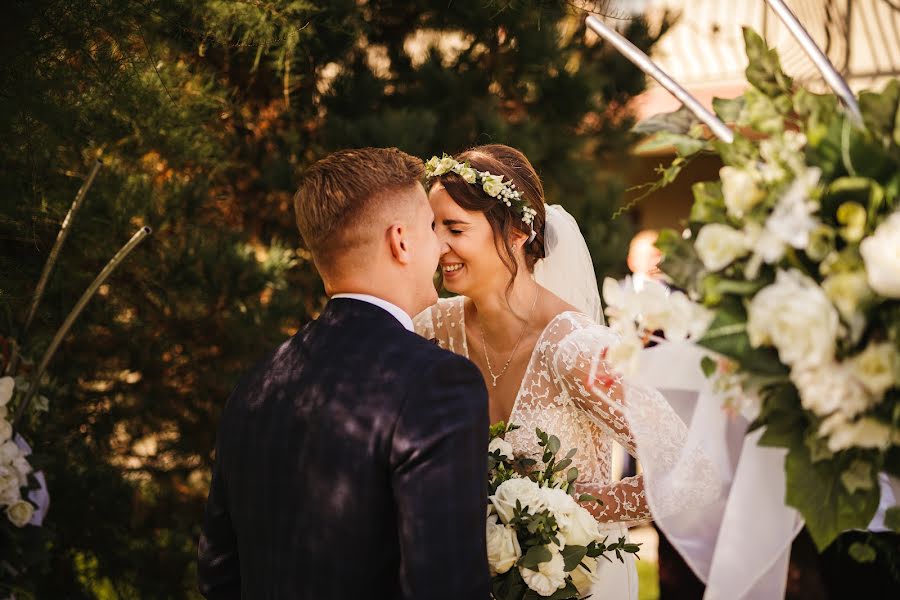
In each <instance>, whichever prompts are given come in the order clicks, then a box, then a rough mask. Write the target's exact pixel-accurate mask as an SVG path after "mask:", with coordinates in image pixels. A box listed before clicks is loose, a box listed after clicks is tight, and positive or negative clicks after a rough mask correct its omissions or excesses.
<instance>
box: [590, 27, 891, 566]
mask: <svg viewBox="0 0 900 600" xmlns="http://www.w3.org/2000/svg"><path fill="white" fill-rule="evenodd" d="M744 37H745V41H746V48H747V54H748V57H749V65H750V66H749V67H748V68H747V71H746V75H747V80H748V81H749V83H750V84H751V86H750V88H749V89H748V90H747V91H746V92H745V93H744V94H743V96H741V97H738V98H735V99H733V100H716V101H715V102H714V107H715V110H716V112H717V113H718V115H719V117H720V118H721V119H722V120H724V121H726V122H730V123H733V124H734V125H735V126H736V127H735V129H736V133H735V139H734V142H733V143H732V144H726V143H724V142H720V141H708V140H707V139H706V137H705V135H704V132H703V131H702V128H701V127H699V126H698V125H697V124H696V123H695V122H693V121H692V120H691V119H690V117H688V116H687V115H686V113H685V112H684V111H678V112H677V113H673V114H670V115H661V116H657V117H654V118H652V119H651V120H650V121H649V122H647V123H645V124H644V125H643V126H640V129H641V130H642V131H644V132H645V133H654V137H653V138H651V139H650V141H649V142H648V143H649V144H653V145H659V144H665V145H672V146H675V148H676V150H677V152H678V157H677V158H676V159H675V161H674V162H673V163H672V165H671V166H670V167H668V168H667V169H665V170H664V178H663V179H664V181H663V182H662V184H660V185H664V184H665V183H666V181H671V180H672V179H674V177H675V176H677V174H678V171H679V170H680V169H681V168H682V167H683V166H684V164H686V162H688V161H690V160H691V158H692V157H694V156H696V155H697V154H698V153H701V152H713V153H715V154H717V155H718V156H719V157H720V158H721V161H722V163H723V164H724V166H723V167H722V168H721V170H720V171H719V179H718V180H716V181H708V182H702V183H697V184H695V185H694V187H693V196H694V203H693V207H692V209H691V213H690V217H689V222H688V227H687V229H685V230H684V232H683V233H681V232H674V231H665V232H663V233H662V234H661V235H660V239H659V241H658V246H659V247H660V249H661V250H662V251H663V253H664V260H663V263H662V265H661V267H662V270H663V271H664V272H665V274H666V275H667V276H668V278H669V281H670V282H671V284H673V285H674V286H675V287H677V288H680V289H681V290H683V291H684V293H681V292H675V293H674V294H673V295H671V296H670V295H669V294H668V293H667V292H666V290H665V288H664V287H663V286H662V285H661V284H656V285H651V286H649V288H648V289H645V290H643V291H641V292H627V291H626V292H623V291H621V290H620V289H619V288H618V286H616V285H613V284H612V283H608V284H606V285H604V292H605V296H606V300H607V303H608V304H609V305H610V310H609V316H610V317H611V321H612V323H613V327H614V328H616V329H618V330H619V332H620V333H621V334H622V335H623V337H624V338H625V339H626V342H627V343H626V350H620V351H619V354H620V355H624V356H619V357H615V356H611V357H610V359H611V360H615V359H616V358H619V359H620V363H624V364H627V363H628V361H629V360H633V356H634V348H635V347H637V348H640V346H641V345H642V343H643V341H645V340H646V338H647V337H648V336H650V335H652V334H653V332H657V333H658V332H659V331H660V330H663V331H664V332H665V337H666V338H667V339H669V338H673V337H674V338H684V337H690V338H692V339H693V340H695V341H696V342H697V343H698V344H699V345H701V346H704V347H705V348H708V349H710V350H712V351H714V353H715V354H714V356H716V355H717V356H718V357H720V358H718V359H713V358H706V359H704V362H703V365H702V366H703V370H704V372H705V373H706V374H707V376H709V377H714V378H715V385H716V386H718V387H719V388H720V389H721V390H732V391H734V390H735V389H737V390H739V391H741V392H742V393H739V394H737V395H739V396H743V398H744V399H745V401H746V400H747V399H750V402H751V404H752V406H749V407H748V406H744V407H743V408H744V409H745V411H746V410H747V409H748V408H749V409H750V410H749V414H750V417H751V419H752V421H753V422H752V425H751V427H750V430H751V431H752V430H754V429H759V428H764V431H763V433H762V437H761V439H760V442H759V443H760V444H761V445H763V446H775V447H781V448H785V449H787V451H788V452H787V458H786V461H785V476H786V478H787V480H786V484H787V495H786V496H787V497H786V501H787V503H788V504H789V505H791V506H793V507H795V508H797V509H798V510H799V511H800V512H801V513H802V515H803V517H804V519H805V520H806V524H807V527H808V529H809V531H810V533H811V534H812V537H813V539H814V540H815V542H816V544H817V545H818V547H819V548H820V549H824V548H825V547H826V546H828V545H829V544H830V543H831V542H832V541H833V540H834V539H835V538H836V537H837V536H838V535H839V534H840V533H841V532H842V531H845V530H848V529H854V528H859V529H865V528H866V527H867V525H868V523H869V522H870V520H871V519H872V517H873V515H874V514H875V512H876V509H877V507H878V504H879V496H880V491H879V484H878V479H877V477H878V474H879V472H885V473H888V474H890V475H893V476H894V477H900V212H898V208H900V83H898V81H896V80H894V81H891V82H890V83H889V84H888V85H887V86H886V87H885V89H884V90H883V91H882V92H880V93H874V92H863V93H862V94H860V97H859V104H860V108H861V111H862V114H863V122H864V123H863V124H862V125H859V124H855V123H854V122H853V121H852V120H851V118H850V116H849V115H847V114H846V113H845V112H844V111H842V110H841V107H840V106H839V104H838V100H837V98H836V97H835V96H833V95H817V94H813V93H810V92H809V91H807V90H804V89H802V88H797V87H795V86H794V85H793V82H792V81H791V79H790V78H789V77H788V76H787V75H785V74H784V72H783V71H782V70H781V67H780V63H779V59H778V56H777V54H776V53H775V51H774V50H770V49H769V48H767V47H766V45H765V42H764V41H763V40H762V38H760V37H759V36H758V35H757V34H755V33H754V32H752V31H750V30H745V35H744ZM629 295H630V296H629ZM665 298H674V299H675V300H677V301H673V302H665V301H664V299H665ZM661 299H663V300H662V301H661ZM629 340H630V341H629ZM629 344H630V346H629ZM629 347H630V348H631V349H632V350H631V351H627V348H629ZM886 522H887V524H888V526H889V527H893V528H894V529H895V530H896V529H900V508H898V507H896V506H895V507H893V508H890V509H888V512H887V519H886Z"/></svg>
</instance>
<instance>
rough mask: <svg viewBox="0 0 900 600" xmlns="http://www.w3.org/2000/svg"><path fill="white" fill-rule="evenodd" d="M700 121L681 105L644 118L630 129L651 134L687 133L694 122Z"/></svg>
mask: <svg viewBox="0 0 900 600" xmlns="http://www.w3.org/2000/svg"><path fill="white" fill-rule="evenodd" d="M699 122H700V121H699V120H698V119H697V117H695V116H694V113H692V112H691V111H690V110H688V109H687V108H686V107H684V106H682V107H681V108H679V109H678V110H676V111H674V112H670V113H660V114H656V115H653V116H652V117H649V118H647V119H644V120H643V121H641V122H640V123H638V124H637V125H635V126H634V128H633V129H632V131H633V132H634V133H639V134H645V135H646V134H652V133H659V132H668V133H676V134H681V135H685V136H686V135H687V134H688V132H689V131H690V130H691V127H693V126H694V125H695V124H697V123H699Z"/></svg>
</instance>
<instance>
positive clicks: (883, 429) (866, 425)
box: [819, 413, 900, 452]
mask: <svg viewBox="0 0 900 600" xmlns="http://www.w3.org/2000/svg"><path fill="white" fill-rule="evenodd" d="M819 435H820V436H821V437H827V438H828V449H829V450H831V451H832V452H840V451H841V450H847V449H848V448H878V449H880V450H886V449H887V448H888V447H890V445H891V444H892V443H895V444H896V443H897V442H898V441H900V440H898V439H897V435H896V434H894V435H893V436H892V434H891V427H890V425H888V424H887V423H882V422H881V421H879V420H877V419H873V418H872V417H863V418H862V419H859V420H858V421H850V420H848V419H847V417H846V416H844V415H843V414H841V413H836V414H834V415H832V416H830V417H828V418H827V419H825V420H824V421H822V424H821V425H819Z"/></svg>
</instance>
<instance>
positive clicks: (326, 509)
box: [199, 299, 489, 600]
mask: <svg viewBox="0 0 900 600" xmlns="http://www.w3.org/2000/svg"><path fill="white" fill-rule="evenodd" d="M487 442H488V415H487V391H486V389H485V386H484V381H483V379H482V377H481V374H480V373H479V371H478V369H477V368H476V367H475V366H474V365H473V364H472V363H471V362H469V361H468V360H467V359H465V358H463V357H461V356H458V355H456V354H453V353H451V352H447V351H446V350H443V349H441V348H439V347H438V346H436V345H435V344H433V343H431V342H429V341H428V340H425V339H424V338H422V337H420V336H418V335H416V334H415V333H413V332H411V331H408V330H407V329H405V328H404V327H403V325H401V324H400V323H399V322H398V321H397V320H396V319H395V318H394V317H393V316H392V315H390V314H389V313H388V312H386V311H385V310H383V309H381V308H379V307H377V306H374V305H371V304H368V303H365V302H361V301H359V300H353V299H334V300H332V301H330V302H329V303H328V305H327V306H326V308H325V310H324V312H323V313H322V315H321V316H320V317H319V318H318V319H317V320H315V321H313V322H311V323H309V324H308V325H307V326H306V327H305V328H304V329H303V330H301V331H300V332H299V333H298V334H297V335H295V336H294V337H292V338H291V339H289V340H288V341H287V342H285V343H284V344H283V345H282V346H281V347H280V348H278V350H276V351H275V352H274V353H273V354H272V355H270V356H269V357H268V358H266V359H265V360H263V361H262V362H261V363H260V364H259V365H257V366H256V367H255V368H254V369H253V370H252V371H251V372H250V373H248V374H247V375H245V376H244V377H243V378H242V380H241V381H240V383H239V384H238V385H237V387H236V388H235V390H234V391H233V393H232V395H231V397H230V398H229V399H228V403H227V405H226V407H225V411H224V414H223V416H222V420H221V424H220V428H219V433H218V440H217V443H216V460H215V466H214V468H213V478H212V485H211V488H210V492H209V499H208V502H207V506H206V512H205V517H204V523H203V535H202V537H201V539H200V549H199V561H200V562H199V584H200V590H201V592H202V593H203V595H204V596H206V597H207V598H210V599H215V598H272V599H274V598H278V599H283V598H284V599H288V598H289V599H304V598H309V599H316V600H326V599H331V598H334V599H335V600H338V599H339V600H356V599H360V600H368V599H374V598H403V599H407V598H409V599H412V598H416V599H423V600H424V599H429V600H441V599H447V600H450V599H452V600H461V599H469V598H487V597H488V593H489V591H488V586H489V574H488V567H487V559H486V551H485V512H486V505H487V497H486V487H487V486H486V483H485V482H486V473H487Z"/></svg>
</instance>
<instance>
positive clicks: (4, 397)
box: [0, 375, 16, 406]
mask: <svg viewBox="0 0 900 600" xmlns="http://www.w3.org/2000/svg"><path fill="white" fill-rule="evenodd" d="M15 387H16V380H15V379H13V378H12V377H10V376H8V375H7V376H6V377H0V406H6V405H7V404H8V403H9V401H10V400H11V399H12V395H13V390H14V389H15Z"/></svg>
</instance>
